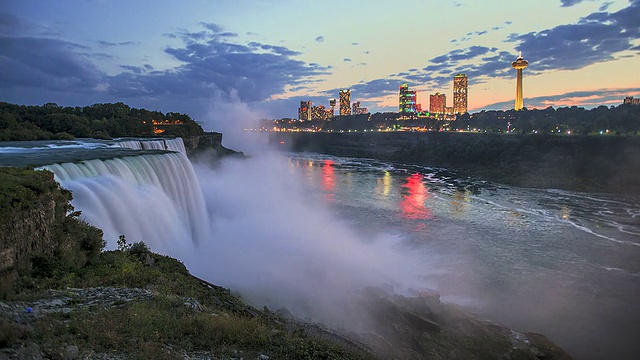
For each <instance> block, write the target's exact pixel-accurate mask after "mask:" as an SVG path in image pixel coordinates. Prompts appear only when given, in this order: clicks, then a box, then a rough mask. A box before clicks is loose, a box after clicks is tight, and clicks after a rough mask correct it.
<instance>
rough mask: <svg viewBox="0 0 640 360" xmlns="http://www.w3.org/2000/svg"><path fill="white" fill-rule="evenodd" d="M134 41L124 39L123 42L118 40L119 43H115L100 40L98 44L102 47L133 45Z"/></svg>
mask: <svg viewBox="0 0 640 360" xmlns="http://www.w3.org/2000/svg"><path fill="white" fill-rule="evenodd" d="M133 44H134V42H133V41H122V42H118V43H114V42H109V41H102V40H100V41H98V45H100V46H102V47H112V46H126V45H133Z"/></svg>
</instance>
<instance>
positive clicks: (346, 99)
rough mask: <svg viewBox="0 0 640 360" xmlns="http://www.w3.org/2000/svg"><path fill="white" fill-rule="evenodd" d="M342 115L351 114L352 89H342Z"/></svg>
mask: <svg viewBox="0 0 640 360" xmlns="http://www.w3.org/2000/svg"><path fill="white" fill-rule="evenodd" d="M340 115H351V90H349V89H346V90H340Z"/></svg>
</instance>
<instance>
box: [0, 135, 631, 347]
mask: <svg viewBox="0 0 640 360" xmlns="http://www.w3.org/2000/svg"><path fill="white" fill-rule="evenodd" d="M256 143H257V142H256ZM243 150H244V149H243ZM26 165H31V166H35V165H38V166H40V165H42V166H43V167H44V168H46V169H49V170H51V171H53V172H54V173H55V176H56V178H57V180H58V181H60V183H61V184H62V186H63V187H65V188H67V189H69V190H71V191H72V192H73V196H74V199H73V202H72V204H73V205H74V206H75V207H76V209H77V210H80V211H82V216H83V218H84V219H86V220H87V221H88V222H89V223H91V224H93V225H95V226H98V227H99V228H101V229H102V230H103V231H104V235H105V239H106V240H107V248H108V249H114V248H116V240H117V239H118V236H119V235H121V234H124V235H125V236H126V238H127V240H128V241H129V242H136V241H144V242H146V243H147V244H148V245H149V246H150V247H151V249H152V250H154V251H156V252H160V253H165V254H169V255H171V256H173V257H176V258H178V259H180V260H181V261H183V262H184V263H185V265H186V266H187V267H188V269H189V270H190V271H191V272H192V273H194V274H195V275H197V276H199V277H201V278H204V279H206V280H208V281H211V282H213V283H215V284H218V285H221V286H225V287H228V288H230V289H232V291H234V292H238V293H240V294H241V295H242V296H243V297H244V298H245V299H248V300H249V301H251V302H252V303H253V304H254V305H256V306H259V307H262V306H263V305H264V306H268V307H269V308H270V309H279V308H281V307H285V308H287V309H288V310H289V311H291V313H293V314H294V315H296V316H298V317H302V318H305V319H308V320H310V321H318V322H322V323H325V324H328V325H330V326H334V327H343V328H347V329H349V330H351V331H366V330H367V326H368V322H367V321H368V320H370V319H369V318H367V316H369V315H370V314H368V313H363V312H364V310H361V309H360V308H361V307H360V306H358V304H357V303H354V302H352V300H353V299H354V298H357V296H353V295H354V292H356V291H357V290H359V289H362V288H364V287H367V286H376V287H385V289H387V290H389V289H392V290H393V291H394V292H396V293H399V294H403V295H416V294H417V292H419V291H424V290H436V291H437V292H439V293H440V294H441V296H442V300H443V301H444V302H450V303H455V304H459V305H462V306H465V307H466V308H467V309H468V310H469V311H470V312H471V313H473V314H476V315H477V316H478V317H479V318H481V319H485V320H490V321H492V322H495V323H500V324H503V325H507V326H510V327H512V328H513V329H515V330H516V331H520V332H539V333H542V334H544V335H545V336H547V337H548V338H549V339H550V340H552V341H554V342H556V343H557V344H559V345H560V346H561V347H563V348H564V349H565V350H567V351H568V352H569V353H570V354H571V355H572V356H574V357H575V358H577V359H635V358H636V357H637V356H636V355H637V354H638V353H640V342H638V341H637V334H640V308H639V306H638V299H639V298H640V197H639V196H638V194H629V195H608V194H588V193H576V192H569V191H561V190H554V189H529V188H518V187H505V186H501V185H497V184H491V183H487V182H483V181H479V180H477V179H473V178H466V177H460V176H459V175H457V174H456V173H455V172H452V171H449V170H447V169H442V168H429V167H424V166H416V165H403V164H397V163H391V162H382V161H376V160H370V159H355V158H344V157H335V156H328V155H321V154H316V153H285V152H279V151H270V150H264V149H261V150H259V151H256V150H253V151H252V152H250V156H249V157H248V158H246V159H238V158H227V159H224V160H222V161H221V162H219V163H218V164H217V165H215V166H211V163H209V162H199V161H198V160H195V161H194V160H193V159H189V158H187V156H186V155H185V149H184V144H183V142H182V140H181V139H179V138H177V139H155V140H154V139H145V140H127V139H120V140H115V141H98V140H86V139H85V140H82V139H81V140H76V141H67V142H59V141H58V142H20V143H2V144H0V166H26Z"/></svg>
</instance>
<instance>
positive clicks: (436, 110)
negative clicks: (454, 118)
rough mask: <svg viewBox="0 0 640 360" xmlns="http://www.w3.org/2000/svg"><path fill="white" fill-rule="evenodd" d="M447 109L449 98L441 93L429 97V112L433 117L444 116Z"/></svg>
mask: <svg viewBox="0 0 640 360" xmlns="http://www.w3.org/2000/svg"><path fill="white" fill-rule="evenodd" d="M446 107H447V96H446V95H445V94H441V93H439V92H437V93H435V94H431V95H429V112H430V113H431V114H433V115H444V111H445V108H446Z"/></svg>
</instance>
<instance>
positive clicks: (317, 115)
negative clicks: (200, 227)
mask: <svg viewBox="0 0 640 360" xmlns="http://www.w3.org/2000/svg"><path fill="white" fill-rule="evenodd" d="M331 116H332V113H331V110H329V109H327V108H325V107H324V106H322V105H318V106H312V107H311V120H329V119H330V118H331Z"/></svg>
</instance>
